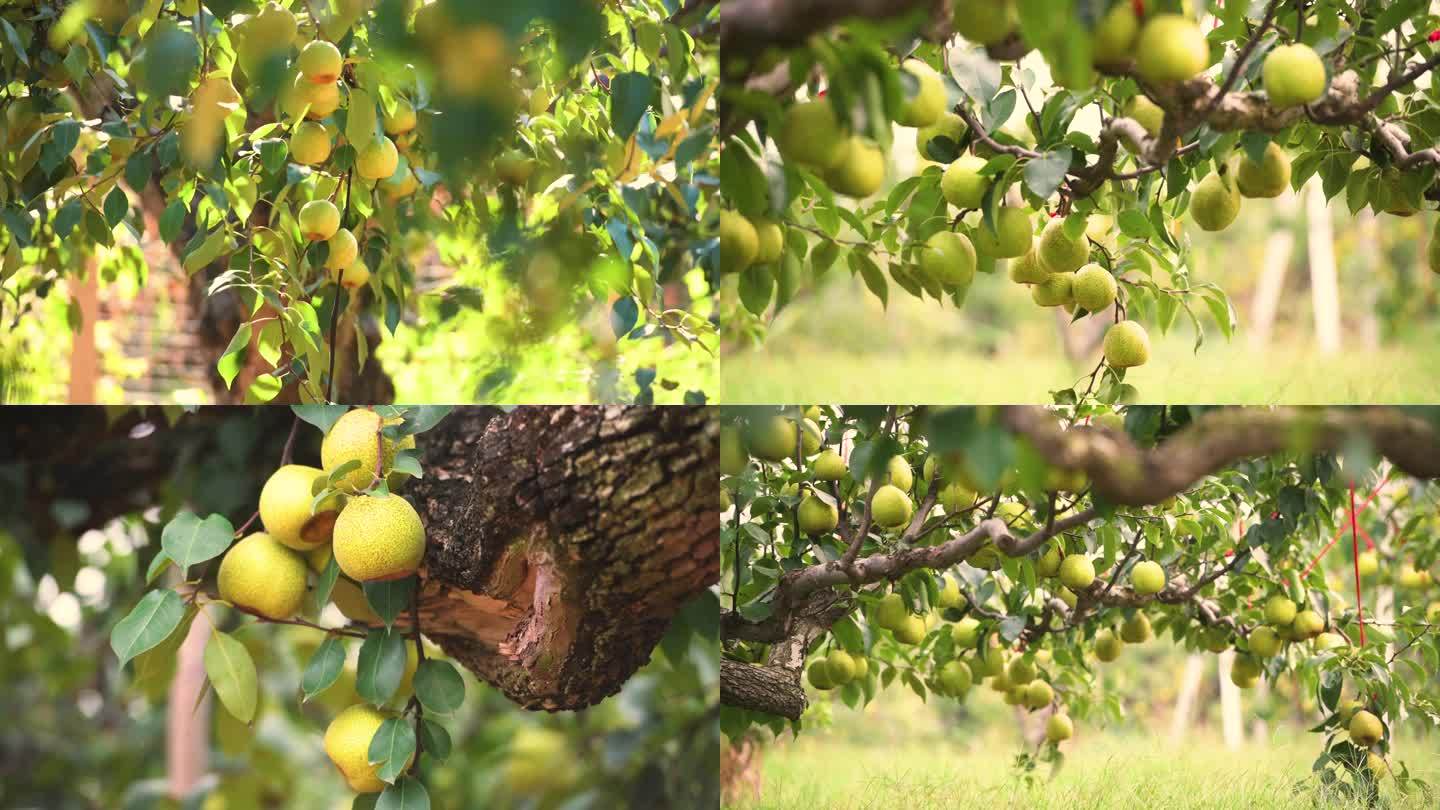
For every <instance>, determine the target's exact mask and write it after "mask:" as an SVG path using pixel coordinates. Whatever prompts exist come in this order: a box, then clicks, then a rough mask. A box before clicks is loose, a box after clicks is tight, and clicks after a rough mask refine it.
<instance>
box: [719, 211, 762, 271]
mask: <svg viewBox="0 0 1440 810" xmlns="http://www.w3.org/2000/svg"><path fill="white" fill-rule="evenodd" d="M759 255H760V234H759V233H758V232H757V231H756V230H755V225H754V224H752V223H751V222H750V220H748V219H746V218H745V217H744V216H743V215H742V214H740V213H739V212H738V211H731V210H729V209H726V210H723V211H721V212H720V272H722V273H739V272H742V271H744V270H745V269H746V268H748V267H749V266H750V265H752V264H754V263H755V259H756V257H757V256H759Z"/></svg>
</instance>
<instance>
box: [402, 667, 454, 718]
mask: <svg viewBox="0 0 1440 810" xmlns="http://www.w3.org/2000/svg"><path fill="white" fill-rule="evenodd" d="M414 683H415V697H418V698H420V705H422V706H424V707H425V709H426V710H427V711H432V712H436V713H438V714H449V713H450V712H453V711H455V710H456V709H458V708H460V704H461V703H464V702H465V681H464V680H463V679H462V678H461V677H460V673H459V672H457V671H456V670H455V666H454V665H453V664H451V663H450V662H449V661H437V660H434V659H426V660H425V661H423V662H422V663H421V664H420V667H419V668H418V669H417V670H415V681H414Z"/></svg>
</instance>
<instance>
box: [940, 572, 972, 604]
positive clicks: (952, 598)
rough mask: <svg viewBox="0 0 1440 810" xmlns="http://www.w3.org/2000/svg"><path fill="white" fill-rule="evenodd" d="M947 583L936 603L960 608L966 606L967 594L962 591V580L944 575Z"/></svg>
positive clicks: (941, 589)
mask: <svg viewBox="0 0 1440 810" xmlns="http://www.w3.org/2000/svg"><path fill="white" fill-rule="evenodd" d="M943 579H944V582H945V585H944V587H942V588H940V596H939V598H938V599H937V600H936V603H937V604H938V605H939V606H940V607H942V608H960V607H964V606H965V594H963V593H961V592H960V582H959V581H958V580H955V579H953V578H951V577H944V578H943Z"/></svg>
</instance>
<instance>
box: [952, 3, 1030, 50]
mask: <svg viewBox="0 0 1440 810" xmlns="http://www.w3.org/2000/svg"><path fill="white" fill-rule="evenodd" d="M1019 24H1020V17H1019V15H1018V14H1017V13H1016V11H1015V0H983V2H979V3H968V4H966V6H965V8H964V9H957V10H956V14H955V19H954V25H955V33H957V34H959V35H960V36H962V37H964V38H966V39H968V40H970V41H971V42H974V43H975V44H977V45H994V44H995V43H997V42H999V41H1001V40H1003V39H1005V38H1006V37H1008V36H1010V34H1011V32H1013V31H1014V30H1015V28H1016V27H1017V26H1018V25H1019Z"/></svg>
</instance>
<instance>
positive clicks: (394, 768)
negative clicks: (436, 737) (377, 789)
mask: <svg viewBox="0 0 1440 810" xmlns="http://www.w3.org/2000/svg"><path fill="white" fill-rule="evenodd" d="M414 753H415V729H414V728H412V727H411V726H410V723H409V722H408V721H407V720H406V718H404V717H391V718H387V719H386V720H385V722H383V723H381V724H380V728H377V729H375V736H374V737H371V738H370V749H369V753H368V756H369V760H370V764H371V765H378V766H380V767H378V768H376V769H375V775H376V776H377V777H379V778H380V780H381V781H383V782H394V781H395V777H397V776H399V775H400V774H401V773H403V772H404V770H405V768H406V766H408V765H409V764H410V755H411V754H414Z"/></svg>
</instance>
